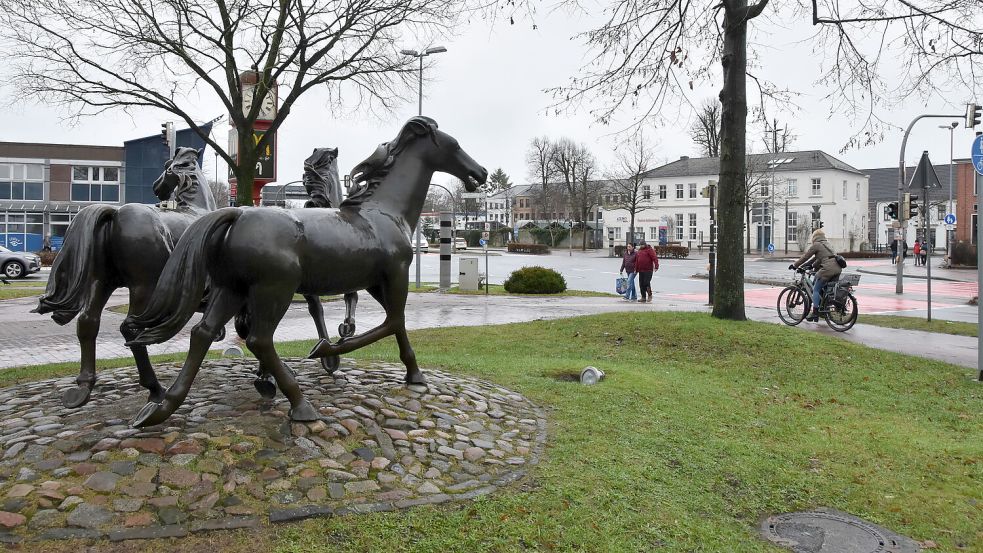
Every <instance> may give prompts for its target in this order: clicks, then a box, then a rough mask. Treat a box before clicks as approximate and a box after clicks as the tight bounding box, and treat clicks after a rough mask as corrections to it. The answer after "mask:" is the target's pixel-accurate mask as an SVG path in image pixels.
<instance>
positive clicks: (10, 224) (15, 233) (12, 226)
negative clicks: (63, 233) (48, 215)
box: [0, 211, 44, 252]
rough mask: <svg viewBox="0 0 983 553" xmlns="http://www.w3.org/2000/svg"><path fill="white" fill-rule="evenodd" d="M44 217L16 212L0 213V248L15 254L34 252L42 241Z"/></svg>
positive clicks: (39, 247)
mask: <svg viewBox="0 0 983 553" xmlns="http://www.w3.org/2000/svg"><path fill="white" fill-rule="evenodd" d="M43 222H44V215H43V214H41V213H24V212H16V211H8V212H5V213H4V212H0V246H5V247H6V248H7V249H9V250H12V251H15V252H35V251H38V250H40V249H41V246H42V242H43V240H44V235H43V234H42V233H43V232H44V231H43V224H42V223H43Z"/></svg>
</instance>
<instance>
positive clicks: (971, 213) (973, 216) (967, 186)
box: [955, 159, 983, 244]
mask: <svg viewBox="0 0 983 553" xmlns="http://www.w3.org/2000/svg"><path fill="white" fill-rule="evenodd" d="M955 165H956V167H955V172H956V228H955V231H956V240H962V241H968V242H970V243H972V244H976V237H977V215H978V213H979V200H980V196H979V191H980V188H981V187H983V175H980V174H979V173H977V172H976V170H975V169H973V164H972V163H971V162H970V160H969V159H957V160H955Z"/></svg>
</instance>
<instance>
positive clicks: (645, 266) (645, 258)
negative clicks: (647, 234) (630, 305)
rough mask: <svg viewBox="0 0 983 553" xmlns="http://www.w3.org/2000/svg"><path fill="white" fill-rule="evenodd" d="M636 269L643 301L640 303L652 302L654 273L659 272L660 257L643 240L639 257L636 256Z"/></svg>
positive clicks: (639, 249)
mask: <svg viewBox="0 0 983 553" xmlns="http://www.w3.org/2000/svg"><path fill="white" fill-rule="evenodd" d="M635 269H636V270H637V271H638V288H639V290H641V292H642V299H640V300H638V301H643V302H651V301H652V273H654V272H655V271H658V270H659V257H658V256H657V255H656V254H655V250H654V249H652V246H649V245H648V244H646V243H645V240H642V242H641V245H640V247H639V248H638V255H637V256H635Z"/></svg>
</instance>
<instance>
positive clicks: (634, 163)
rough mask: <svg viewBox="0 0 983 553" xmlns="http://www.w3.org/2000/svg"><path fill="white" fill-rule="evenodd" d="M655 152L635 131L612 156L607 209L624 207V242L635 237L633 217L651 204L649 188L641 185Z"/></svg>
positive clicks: (650, 166)
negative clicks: (646, 189) (625, 217)
mask: <svg viewBox="0 0 983 553" xmlns="http://www.w3.org/2000/svg"><path fill="white" fill-rule="evenodd" d="M653 157H654V154H653V152H652V150H651V149H649V147H648V146H646V144H645V137H644V135H642V134H641V133H639V134H637V135H636V136H635V137H634V138H633V139H632V140H631V142H630V143H629V144H628V145H627V147H626V148H624V149H619V150H618V153H617V154H616V155H615V167H614V170H613V171H611V174H610V175H609V179H608V183H607V189H608V190H609V191H610V192H611V193H612V194H611V199H612V201H611V202H609V203H608V208H611V209H624V210H625V211H627V212H628V218H629V223H628V236H626V237H625V240H626V243H627V242H631V241H632V240H633V239H634V236H635V218H636V217H637V216H638V214H639V213H641V212H642V211H645V210H646V209H649V208H650V207H652V206H651V204H650V203H649V202H648V200H650V199H651V194H652V192H651V190H649V191H648V197H646V191H645V189H644V188H643V187H644V182H645V173H647V172H648V171H649V170H650V169H652V160H653Z"/></svg>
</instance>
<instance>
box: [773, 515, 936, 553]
mask: <svg viewBox="0 0 983 553" xmlns="http://www.w3.org/2000/svg"><path fill="white" fill-rule="evenodd" d="M761 532H762V534H763V535H764V537H765V538H766V539H767V540H769V541H772V542H774V543H776V544H778V545H781V546H784V547H788V548H789V549H791V550H792V551H795V552H796V553H917V552H918V551H919V550H920V549H921V548H920V547H918V545H917V544H916V543H915V542H914V541H913V540H911V539H909V538H905V537H904V536H899V535H897V534H895V533H894V532H891V531H890V530H887V529H886V528H881V527H880V526H877V525H876V524H872V523H870V522H867V521H865V520H861V519H859V518H857V517H854V516H852V515H849V514H847V513H840V512H837V511H833V510H817V511H806V512H802V513H787V514H783V515H775V516H772V517H768V518H767V519H765V521H764V522H763V523H762V525H761Z"/></svg>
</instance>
